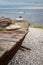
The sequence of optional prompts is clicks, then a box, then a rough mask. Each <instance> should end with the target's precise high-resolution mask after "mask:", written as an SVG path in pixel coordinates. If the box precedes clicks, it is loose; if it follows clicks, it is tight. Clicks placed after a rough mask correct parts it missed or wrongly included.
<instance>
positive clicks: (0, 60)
mask: <svg viewBox="0 0 43 65" xmlns="http://www.w3.org/2000/svg"><path fill="white" fill-rule="evenodd" d="M16 23H17V24H19V25H20V26H21V29H18V30H10V31H6V30H4V31H0V65H7V64H8V63H9V61H10V60H11V59H12V57H13V56H14V55H15V54H16V52H17V51H18V49H19V48H20V47H21V44H22V41H23V40H24V38H25V36H26V34H27V32H28V23H26V22H23V21H21V22H19V21H17V22H16Z"/></svg>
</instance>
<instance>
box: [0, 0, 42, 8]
mask: <svg viewBox="0 0 43 65" xmlns="http://www.w3.org/2000/svg"><path fill="white" fill-rule="evenodd" d="M0 8H15V9H43V0H0Z"/></svg>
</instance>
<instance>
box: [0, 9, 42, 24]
mask: <svg viewBox="0 0 43 65" xmlns="http://www.w3.org/2000/svg"><path fill="white" fill-rule="evenodd" d="M0 16H5V17H10V18H18V17H19V16H22V17H23V18H24V19H26V20H27V21H28V22H29V23H31V24H34V25H43V9H0Z"/></svg>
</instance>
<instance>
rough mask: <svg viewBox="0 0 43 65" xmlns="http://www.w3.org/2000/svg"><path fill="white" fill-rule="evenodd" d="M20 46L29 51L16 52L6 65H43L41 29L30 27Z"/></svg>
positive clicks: (42, 36)
mask: <svg viewBox="0 0 43 65" xmlns="http://www.w3.org/2000/svg"><path fill="white" fill-rule="evenodd" d="M22 46H25V47H28V48H30V49H31V50H26V49H24V51H22V50H18V52H17V53H16V55H15V56H14V57H13V58H12V60H11V61H10V62H9V64H8V65H43V29H38V28H31V27H30V28H29V32H28V34H27V35H26V37H25V39H24V41H23V43H22Z"/></svg>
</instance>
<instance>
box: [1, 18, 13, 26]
mask: <svg viewBox="0 0 43 65" xmlns="http://www.w3.org/2000/svg"><path fill="white" fill-rule="evenodd" d="M11 22H12V20H11V19H10V18H5V17H0V27H6V26H9V25H10V24H11Z"/></svg>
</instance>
